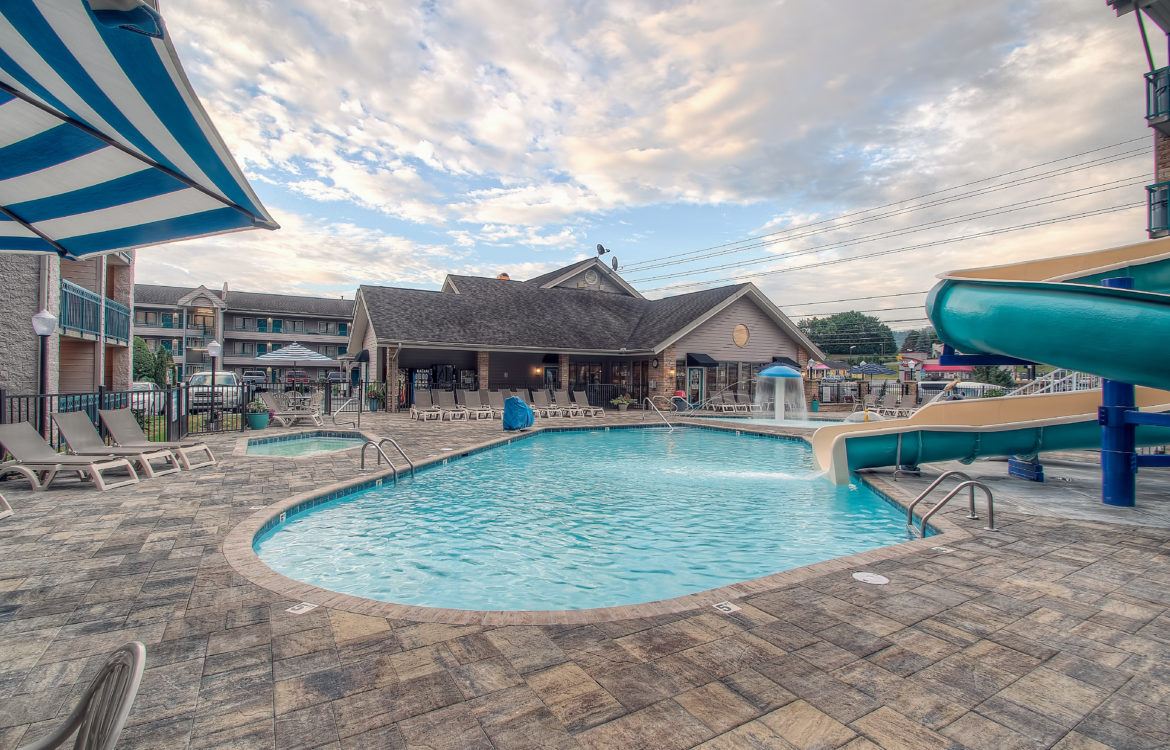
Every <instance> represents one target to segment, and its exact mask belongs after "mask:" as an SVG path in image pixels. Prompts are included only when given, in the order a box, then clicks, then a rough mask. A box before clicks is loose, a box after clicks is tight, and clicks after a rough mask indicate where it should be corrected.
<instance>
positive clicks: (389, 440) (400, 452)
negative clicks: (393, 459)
mask: <svg viewBox="0 0 1170 750" xmlns="http://www.w3.org/2000/svg"><path fill="white" fill-rule="evenodd" d="M383 443H390V445H393V446H394V449H395V450H396V451H398V455H400V456H402V460H403V461H405V462H406V463H407V465H408V466H410V475H411V476H412V477H413V476H414V461H411V460H410V456H408V455H406V451H404V450H402V446H401V445H399V444H398V441H396V440H395V439H394V438H388V437H384V438H382V439H381V440H379V441H378V452H379V453H382V444H383ZM382 455H386V454H384V453H383V454H382ZM389 462H390V459H386V463H389Z"/></svg>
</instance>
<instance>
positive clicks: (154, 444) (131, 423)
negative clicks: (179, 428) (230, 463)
mask: <svg viewBox="0 0 1170 750" xmlns="http://www.w3.org/2000/svg"><path fill="white" fill-rule="evenodd" d="M98 416H100V417H101V420H102V424H103V425H105V427H106V432H108V433H110V437H112V438H113V439H114V444H115V445H120V446H122V447H123V448H166V449H167V450H170V451H173V452H174V454H175V455H176V456H178V457H179V465H180V466H182V467H183V468H184V469H185V470H187V471H190V470H191V469H198V468H200V467H203V466H214V465H215V464H216V463H217V462H216V459H215V454H214V453H212V452H211V448H209V447H208V446H207V443H201V442H199V441H197V440H178V441H165V440H158V441H151V440H150V439H149V438H147V437H146V433H144V432H143V431H142V428H141V427H139V426H138V420H137V419H135V418H134V413H133V412H131V411H130V410H129V409H99V410H98ZM199 454H203V455H204V456H206V458H205V459H204V460H202V461H198V462H194V461H192V460H191V457H192V456H198V455H199Z"/></svg>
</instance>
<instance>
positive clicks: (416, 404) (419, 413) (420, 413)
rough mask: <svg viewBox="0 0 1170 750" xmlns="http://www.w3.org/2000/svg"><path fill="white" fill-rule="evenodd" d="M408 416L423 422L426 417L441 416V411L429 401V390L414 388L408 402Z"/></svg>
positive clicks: (440, 417) (439, 417) (438, 417)
mask: <svg viewBox="0 0 1170 750" xmlns="http://www.w3.org/2000/svg"><path fill="white" fill-rule="evenodd" d="M410 418H411V419H417V420H419V421H422V422H425V421H427V420H428V419H438V420H441V419H442V418H443V412H441V411H439V408H438V407H437V406H435V405H434V404H433V403H432V402H431V392H430V391H424V390H416V391H415V392H414V398H413V399H411V402H410Z"/></svg>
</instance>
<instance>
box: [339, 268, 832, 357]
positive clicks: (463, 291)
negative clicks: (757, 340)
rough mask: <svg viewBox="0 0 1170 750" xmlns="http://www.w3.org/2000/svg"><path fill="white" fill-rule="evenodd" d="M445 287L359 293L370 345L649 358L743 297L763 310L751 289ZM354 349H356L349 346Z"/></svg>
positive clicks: (464, 283)
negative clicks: (648, 291)
mask: <svg viewBox="0 0 1170 750" xmlns="http://www.w3.org/2000/svg"><path fill="white" fill-rule="evenodd" d="M447 281H448V282H449V284H445V285H444V288H448V286H449V287H450V288H454V289H458V293H453V292H443V291H438V292H433V291H425V290H422V289H404V288H401V287H384V286H361V287H359V288H358V298H359V300H360V304H361V305H364V309H365V310H366V312H367V314H368V316H369V320H370V322H371V324H372V325H373V327H374V334H375V337H376V338H377V339H378V340H379V341H381V342H385V343H395V344H404V345H412V346H432V347H436V348H440V347H454V348H478V349H493V348H498V349H507V350H513V351H516V350H535V351H545V352H548V351H562V352H572V351H577V352H606V353H618V352H622V351H626V352H630V353H634V352H647V353H649V352H655V351H659V350H661V348H662V347H663V346H665V345H666V344H668V343H670V341H671V340H672V339H676V338H678V337H679V336H681V335H682V334H683V333H685V332H686V330H688V327H692V326H694V325H697V324H699V323H701V322H702V321H703V320H706V319H707V318H709V317H710V316H711V315H713V314H714V313H715V312H718V310H720V309H722V308H723V307H724V306H725V305H727V304H729V303H730V302H732V301H734V300H735V299H738V298H740V297H742V296H745V295H746V294H749V293H750V294H754V295H755V297H759V299H757V300H756V301H757V303H760V299H762V300H763V303H767V299H766V298H763V297H762V295H760V293H759V291H758V290H757V289H756V288H755V286H754V285H752V284H735V285H732V286H724V287H719V288H716V289H705V290H702V291H698V292H691V293H689V294H680V295H676V296H673V297H664V298H662V299H657V300H648V299H645V298H642V297H629V296H626V295H624V294H613V293H610V292H598V291H592V290H586V289H565V288H561V287H555V286H554V287H549V286H546V285H541V284H537V283H534V282H535V280H532V281H510V280H509V281H505V280H500V279H491V278H485V277H481V276H458V275H451V276H448V277H447ZM545 283H546V284H547V282H545ZM767 305H768V307H771V310H767V308H765V311H766V312H769V314H772V311H775V315H779V316H780V318H781V319H782V321H783V322H782V321H777V322H778V324H779V325H781V327H782V328H784V329H785V330H786V331H788V332H789V333H790V335H792V336H793V338H794V339H795V340H796V341H798V342H799V343H800V344H801V346H803V347H805V348H806V349H808V351H810V352H811V353H813V354H814V355H816V354H819V350H818V349H817V348H816V347H815V346H814V345H813V344H812V343H811V342H809V341H808V340H807V338H805V337H804V336H803V334H802V333H801V332H800V331H799V329H797V328H796V326H794V325H792V323H791V321H787V319H786V318H783V315H782V314H780V313H779V311H778V310H775V307H774V306H772V305H771V304H770V303H767ZM761 307H764V304H761ZM785 322H786V323H787V325H785ZM357 328H358V326H355V331H354V335H355V336H356V335H357ZM794 331H795V333H793V332H794ZM357 345H359V342H355V346H357Z"/></svg>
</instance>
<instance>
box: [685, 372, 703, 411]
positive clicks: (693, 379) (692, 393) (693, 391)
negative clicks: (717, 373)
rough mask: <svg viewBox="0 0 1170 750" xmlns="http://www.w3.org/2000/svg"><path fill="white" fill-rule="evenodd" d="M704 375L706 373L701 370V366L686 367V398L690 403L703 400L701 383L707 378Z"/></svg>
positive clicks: (698, 402)
mask: <svg viewBox="0 0 1170 750" xmlns="http://www.w3.org/2000/svg"><path fill="white" fill-rule="evenodd" d="M706 376H707V373H706V372H704V371H703V368H702V367H688V368H687V400H688V401H690V402H691V403H692V404H700V403H702V402H703V390H704V389H703V384H704V382H705V381H706V379H707V377H706Z"/></svg>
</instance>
